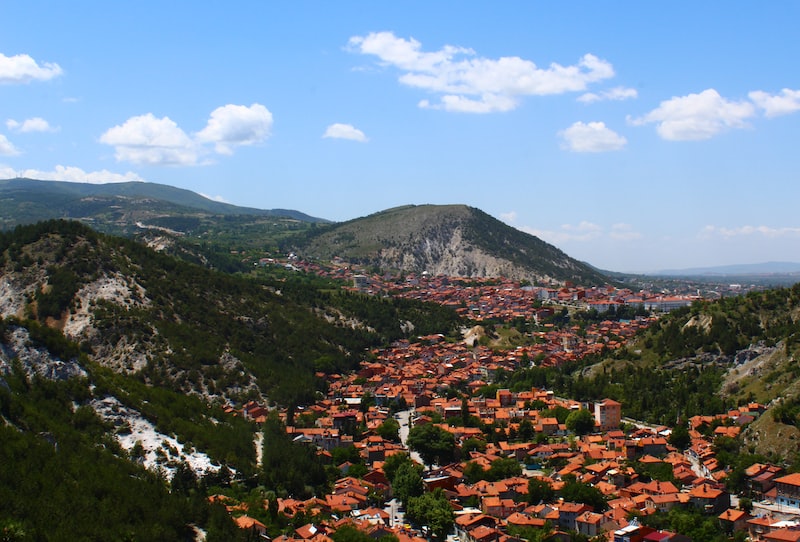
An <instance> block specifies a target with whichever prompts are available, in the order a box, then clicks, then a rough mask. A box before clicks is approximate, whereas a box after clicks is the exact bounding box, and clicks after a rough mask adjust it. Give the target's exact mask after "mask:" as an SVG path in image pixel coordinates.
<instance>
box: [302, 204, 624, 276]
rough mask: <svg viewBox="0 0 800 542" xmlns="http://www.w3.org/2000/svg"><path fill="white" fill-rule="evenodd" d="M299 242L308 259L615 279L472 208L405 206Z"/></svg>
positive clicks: (316, 231)
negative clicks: (608, 277) (340, 259)
mask: <svg viewBox="0 0 800 542" xmlns="http://www.w3.org/2000/svg"><path fill="white" fill-rule="evenodd" d="M293 242H294V243H295V244H294V245H293V248H294V249H295V250H296V251H297V252H298V253H299V254H301V255H302V256H304V257H308V258H319V259H323V260H331V259H333V258H337V257H338V258H342V259H344V260H347V261H353V262H358V263H360V264H362V265H367V266H375V267H377V268H380V269H392V270H397V271H403V272H413V273H423V272H428V273H430V274H432V275H448V276H462V277H492V276H505V277H509V278H513V279H518V280H527V281H531V282H557V283H564V282H565V281H572V282H574V283H577V284H585V285H593V284H604V283H607V282H608V279H607V278H606V277H605V276H604V275H603V274H602V273H600V272H599V271H598V270H596V269H594V268H593V267H591V266H589V265H587V264H585V263H583V262H579V261H577V260H575V259H573V258H570V257H569V256H567V255H566V254H564V253H563V252H562V251H561V250H559V249H558V248H556V247H554V246H553V245H550V244H548V243H545V242H544V241H542V240H541V239H539V238H537V237H535V236H533V235H529V234H527V233H524V232H521V231H519V230H517V229H514V228H512V227H510V226H508V225H506V224H504V223H502V222H501V221H499V220H497V219H495V218H493V217H491V216H489V215H488V214H486V213H484V212H483V211H481V210H479V209H475V208H473V207H468V206H466V205H410V206H404V207H397V208H394V209H389V210H386V211H383V212H379V213H375V214H373V215H370V216H367V217H364V218H357V219H355V220H350V221H348V222H343V223H338V224H333V225H328V226H320V227H317V228H313V229H311V230H308V231H307V232H305V234H304V235H301V236H298V237H297V238H295V239H293Z"/></svg>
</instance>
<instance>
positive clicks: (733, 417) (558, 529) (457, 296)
mask: <svg viewBox="0 0 800 542" xmlns="http://www.w3.org/2000/svg"><path fill="white" fill-rule="evenodd" d="M291 265H293V266H295V268H296V269H304V270H305V271H310V270H311V271H316V272H319V273H324V274H326V275H327V276H332V277H335V278H339V279H342V280H347V281H349V282H350V281H351V282H352V288H353V289H354V290H360V291H368V292H370V293H372V294H381V295H390V294H391V295H401V296H407V297H413V298H416V299H422V300H426V301H434V302H438V303H441V304H445V305H449V306H452V307H453V308H455V309H456V310H457V311H458V312H459V313H460V314H462V315H463V316H468V317H469V318H470V319H471V320H473V321H475V322H510V321H513V320H522V321H533V322H536V323H539V324H540V326H538V327H537V328H536V330H534V331H532V332H531V334H532V335H533V336H534V337H535V341H532V342H531V344H526V345H523V346H517V347H515V348H509V349H504V350H497V349H492V348H489V347H488V346H486V345H485V344H482V343H481V340H480V338H479V337H477V338H476V337H472V338H470V337H469V335H467V338H466V339H465V340H462V341H449V340H446V338H445V337H443V336H442V335H431V336H425V337H418V338H417V340H416V341H413V342H412V341H401V342H398V343H395V344H393V345H391V346H390V347H387V348H383V349H377V350H374V351H373V352H371V359H370V360H369V361H367V362H364V363H363V364H362V366H361V368H360V370H358V371H357V372H355V373H353V374H349V375H334V376H333V377H329V386H328V392H327V395H326V396H325V397H324V398H320V399H319V400H318V401H317V402H316V403H314V404H311V405H303V406H302V407H300V408H298V409H297V410H296V411H287V410H281V411H280V412H279V414H280V417H281V421H282V422H283V423H284V424H285V426H286V432H287V434H288V435H289V436H290V437H291V439H292V440H293V442H295V443H303V444H304V445H306V446H310V447H312V448H313V449H314V450H315V453H316V455H317V457H318V459H319V461H320V462H322V463H324V464H326V465H329V466H332V467H335V468H336V469H338V471H339V472H340V473H341V477H340V478H339V479H338V480H337V481H336V483H335V485H334V488H333V491H332V492H331V493H329V494H327V495H324V496H322V495H317V496H316V497H314V498H310V499H307V500H297V499H295V498H293V497H292V496H291V495H287V496H286V497H284V498H281V497H278V496H276V497H275V500H276V501H277V503H271V502H268V500H265V501H264V502H263V503H261V506H262V507H263V509H262V510H253V509H250V508H248V506H247V505H246V504H245V503H241V502H237V501H235V500H234V499H232V498H230V497H226V496H224V495H216V496H214V497H212V499H217V500H219V501H220V502H223V503H224V504H226V506H227V508H228V511H229V512H230V513H231V515H232V516H233V517H234V520H235V522H236V523H237V525H238V526H239V527H241V528H243V529H247V530H250V531H252V532H253V533H255V534H258V535H260V536H263V537H265V538H266V537H267V527H266V525H265V524H264V523H263V522H261V521H259V519H258V516H259V512H263V510H266V509H268V508H269V507H270V506H272V507H273V508H275V509H277V511H278V512H279V513H281V514H284V515H285V516H286V517H288V518H292V517H300V518H303V519H307V518H311V521H310V522H307V523H305V524H302V525H297V526H296V528H295V529H294V532H293V533H292V534H288V535H283V536H282V537H281V540H283V541H286V542H288V541H289V540H313V541H315V542H325V541H328V540H331V538H330V536H329V535H331V534H332V533H334V532H336V531H337V530H339V529H341V528H342V527H343V526H350V527H352V528H355V529H357V530H358V531H360V532H361V533H364V534H366V535H367V536H368V537H369V538H371V539H375V540H377V539H379V538H381V537H383V536H387V535H391V536H394V537H396V538H397V539H398V540H399V541H400V542H407V541H412V540H421V539H425V538H430V537H431V536H437V537H440V538H445V537H446V538H447V539H448V540H450V541H451V542H455V541H461V542H489V541H501V542H516V541H518V540H523V539H527V540H533V539H534V538H535V537H538V538H535V539H536V540H609V541H614V542H617V541H619V542H623V541H625V542H634V541H685V540H691V539H690V538H689V537H687V536H686V535H685V533H681V532H677V531H675V530H672V531H670V530H668V529H660V528H657V526H653V525H657V524H658V522H654V521H648V519H649V518H652V517H656V516H658V515H659V514H668V513H669V512H670V510H673V509H676V510H688V511H692V513H694V514H696V515H697V516H699V517H702V518H705V519H708V518H713V519H714V523H713V525H714V527H715V529H717V530H718V531H719V532H724V533H727V535H728V536H729V538H730V539H731V540H744V539H746V538H749V539H750V540H764V541H779V540H780V541H788V540H793V541H797V540H800V475H797V474H787V473H786V471H785V470H784V469H783V468H782V467H780V466H777V465H772V464H768V463H757V464H753V465H751V466H750V467H748V468H747V470H746V471H745V472H744V473H743V476H744V480H743V481H742V484H741V485H742V487H743V488H745V489H744V491H741V492H739V493H735V492H732V491H730V490H729V489H728V486H727V485H726V478H727V477H728V476H729V475H730V474H731V473H730V470H729V469H728V468H726V467H724V466H722V465H721V463H720V462H719V461H718V458H717V457H716V454H717V452H716V450H717V449H718V448H719V446H717V444H718V443H719V442H720V439H726V438H728V439H732V438H735V437H736V436H737V435H738V434H739V432H740V431H741V430H742V428H743V427H744V426H746V425H747V424H748V423H750V422H752V421H753V420H754V419H756V418H757V417H758V416H760V415H761V414H762V413H763V412H764V409H765V406H764V405H760V404H757V403H751V404H748V405H745V406H741V407H739V408H737V409H735V410H730V411H728V412H719V413H713V414H709V415H707V416H695V417H692V418H691V419H690V420H688V422H687V423H686V424H685V426H676V427H668V426H652V425H648V424H644V423H641V422H638V421H636V420H631V419H628V418H625V417H624V416H625V405H624V404H620V403H619V402H617V401H614V400H612V399H605V400H602V401H598V402H592V403H588V402H579V401H575V400H571V399H569V398H561V397H557V396H555V394H554V393H553V392H552V391H548V390H546V389H538V388H531V389H526V390H515V391H512V390H510V389H503V388H497V387H496V386H492V384H493V382H494V381H495V377H496V375H497V374H498V372H502V371H505V372H511V371H514V370H516V369H518V368H521V367H531V366H541V367H559V366H562V365H563V364H565V363H568V362H571V361H575V360H579V359H581V358H583V357H585V356H587V355H591V354H597V353H601V352H609V351H613V350H615V349H617V348H620V347H622V346H623V345H624V344H625V342H626V341H627V340H628V339H630V338H631V337H633V336H634V335H635V334H636V333H637V332H638V331H639V330H641V329H644V328H646V327H647V326H648V325H650V324H651V323H652V322H653V321H655V320H656V319H657V318H658V315H659V314H660V313H663V312H668V311H670V310H673V309H675V308H679V307H683V306H687V305H689V304H690V303H691V302H692V301H694V300H696V299H697V297H696V296H675V295H670V296H667V295H659V294H653V293H649V292H644V291H643V292H631V291H629V290H623V289H617V288H613V287H606V288H580V287H575V286H573V285H565V286H564V287H562V288H548V287H532V286H529V285H520V284H519V283H515V282H514V281H509V280H474V281H466V280H465V279H452V278H445V277H427V276H420V277H417V276H407V277H403V278H402V280H401V281H397V280H386V279H383V278H380V277H374V276H371V277H368V276H366V275H365V274H362V273H358V272H353V271H352V270H350V269H349V268H344V267H342V268H339V269H338V270H335V271H330V270H320V269H316V270H313V269H311V266H309V265H307V264H303V263H302V262H293V263H292V264H291ZM631 307H634V308H638V309H644V312H646V313H647V314H648V316H643V315H641V314H640V315H637V316H636V317H634V318H631V319H621V318H620V319H607V320H605V319H602V315H603V314H616V313H618V312H620V311H621V310H625V309H629V308H631ZM567 308H569V310H571V311H574V310H582V311H592V312H593V313H595V314H598V315H600V316H601V318H599V319H598V321H597V322H596V323H592V324H590V325H588V326H587V327H586V328H585V329H584V330H583V331H581V332H578V331H579V330H578V329H577V328H576V327H574V326H572V327H571V326H556V325H554V324H553V323H551V322H552V318H553V317H554V316H557V315H558V314H559V312H560V311H562V310H563V311H567ZM548 322H550V323H548ZM318 376H323V375H318ZM229 409H230V411H231V412H236V413H238V414H240V415H242V416H245V417H247V418H248V419H252V420H254V421H256V422H257V423H263V422H264V421H265V420H266V417H267V416H268V415H270V410H269V409H268V408H266V407H265V406H262V405H259V404H258V403H256V402H250V403H248V404H245V405H243V406H242V407H241V408H239V409H234V407H230V408H229ZM442 443H444V444H442ZM343 448H352V449H354V450H355V452H357V456H358V461H357V462H354V461H352V460H350V461H346V462H344V463H342V464H336V463H334V458H335V456H336V455H337V454H336V453H335V451H336V450H337V449H343ZM403 463H409V464H412V465H416V467H417V469H418V470H417V472H419V473H420V474H419V479H420V482H421V486H420V487H421V489H420V492H421V493H422V494H425V495H432V496H434V497H432V498H436V499H439V500H440V501H442V502H446V503H447V509H448V511H449V510H452V521H450V522H447V521H446V522H444V523H443V524H437V526H433V525H428V524H425V523H424V522H420V521H419V520H418V519H417V521H413V519H415V518H412V520H410V519H409V516H415V515H416V516H417V517H418V516H419V512H418V511H411V510H410V509H409V508H410V507H409V501H411V500H413V498H414V496H412V494H413V492H412V494H409V492H408V489H407V488H405V487H403V488H401V487H400V484H402V483H404V482H402V481H399V480H398V472H399V471H400V469H398V465H402V464H403ZM407 471H408V469H406V471H404V472H407ZM429 504H430V503H429ZM251 506H252V505H251Z"/></svg>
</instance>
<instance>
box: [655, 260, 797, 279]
mask: <svg viewBox="0 0 800 542" xmlns="http://www.w3.org/2000/svg"><path fill="white" fill-rule="evenodd" d="M653 274H654V275H658V276H682V277H687V276H698V275H712V276H730V277H737V276H752V275H790V274H791V275H800V263H796V262H764V263H753V264H734V265H719V266H713V267H693V268H689V269H665V270H662V271H658V272H656V273H653Z"/></svg>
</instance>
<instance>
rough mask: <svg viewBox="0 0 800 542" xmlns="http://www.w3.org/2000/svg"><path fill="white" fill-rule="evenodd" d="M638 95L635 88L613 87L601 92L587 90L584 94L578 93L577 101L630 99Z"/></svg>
mask: <svg viewBox="0 0 800 542" xmlns="http://www.w3.org/2000/svg"><path fill="white" fill-rule="evenodd" d="M638 96H639V93H638V92H637V91H636V89H635V88H625V87H615V88H612V89H610V90H605V91H603V92H587V93H586V94H582V95H580V96H579V97H578V101H579V102H583V103H587V104H590V103H594V102H602V101H606V100H612V101H622V100H630V99H633V98H636V97H638Z"/></svg>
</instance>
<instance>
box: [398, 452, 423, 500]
mask: <svg viewBox="0 0 800 542" xmlns="http://www.w3.org/2000/svg"><path fill="white" fill-rule="evenodd" d="M423 491H424V486H423V484H422V467H420V466H419V465H415V464H413V463H412V462H410V461H409V462H407V463H403V464H402V465H400V467H399V468H398V469H397V472H396V473H395V475H394V479H393V480H392V493H393V494H394V496H395V497H396V498H397V499H400V500H401V501H402V502H403V504H405V505H408V502H409V499H411V498H413V497H417V496H419V495H422V492H423Z"/></svg>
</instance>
